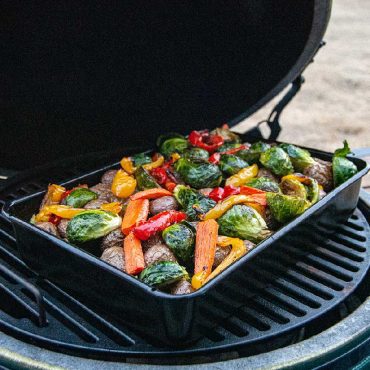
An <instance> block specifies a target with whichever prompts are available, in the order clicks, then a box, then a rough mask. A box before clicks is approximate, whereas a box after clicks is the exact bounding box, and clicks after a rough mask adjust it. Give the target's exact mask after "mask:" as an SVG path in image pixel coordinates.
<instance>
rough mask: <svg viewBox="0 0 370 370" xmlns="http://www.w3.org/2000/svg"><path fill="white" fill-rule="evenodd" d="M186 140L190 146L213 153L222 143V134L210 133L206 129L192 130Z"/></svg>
mask: <svg viewBox="0 0 370 370" xmlns="http://www.w3.org/2000/svg"><path fill="white" fill-rule="evenodd" d="M188 140H189V142H190V144H191V145H192V146H195V147H198V148H202V149H205V150H206V151H207V152H210V153H213V152H214V151H215V150H217V148H219V147H220V146H221V145H222V144H223V143H224V139H223V137H222V136H220V135H217V134H214V133H210V132H209V131H208V130H202V131H192V132H191V133H190V135H189V138H188Z"/></svg>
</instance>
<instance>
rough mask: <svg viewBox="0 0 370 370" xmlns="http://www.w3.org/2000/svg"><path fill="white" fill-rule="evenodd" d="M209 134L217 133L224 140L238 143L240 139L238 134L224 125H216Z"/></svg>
mask: <svg viewBox="0 0 370 370" xmlns="http://www.w3.org/2000/svg"><path fill="white" fill-rule="evenodd" d="M211 135H219V136H221V137H222V138H223V139H224V141H225V142H232V143H240V141H241V140H240V137H239V135H238V134H236V133H235V132H232V131H230V130H229V129H228V128H224V127H218V128H216V129H214V130H212V131H211Z"/></svg>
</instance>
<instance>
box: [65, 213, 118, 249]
mask: <svg viewBox="0 0 370 370" xmlns="http://www.w3.org/2000/svg"><path fill="white" fill-rule="evenodd" d="M121 223H122V219H121V217H120V216H118V215H117V214H114V213H111V212H106V211H102V210H100V209H94V210H91V211H85V212H81V213H79V214H78V215H77V216H75V217H73V218H72V219H71V221H69V222H68V226H67V239H68V241H70V242H71V243H85V242H87V241H89V240H94V239H98V238H101V237H103V236H105V235H107V234H109V233H110V232H111V231H113V230H115V229H118V228H119V227H120V226H121Z"/></svg>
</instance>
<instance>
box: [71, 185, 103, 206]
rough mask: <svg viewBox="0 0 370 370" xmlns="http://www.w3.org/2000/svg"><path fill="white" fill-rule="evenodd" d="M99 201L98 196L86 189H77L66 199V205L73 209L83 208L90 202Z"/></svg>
mask: <svg viewBox="0 0 370 370" xmlns="http://www.w3.org/2000/svg"><path fill="white" fill-rule="evenodd" d="M94 199H98V194H96V193H94V192H93V191H91V190H89V189H86V188H77V189H75V190H73V191H71V193H70V194H69V195H68V196H67V197H66V200H65V202H66V205H67V206H71V207H73V208H82V207H83V206H84V205H85V204H86V203H88V202H90V200H94Z"/></svg>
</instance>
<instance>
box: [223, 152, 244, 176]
mask: <svg viewBox="0 0 370 370" xmlns="http://www.w3.org/2000/svg"><path fill="white" fill-rule="evenodd" d="M218 165H219V167H220V170H221V171H222V172H223V173H224V174H225V175H228V176H231V175H235V174H236V173H238V172H239V171H240V170H241V169H243V168H244V167H247V166H248V163H247V162H246V161H244V160H243V159H241V158H239V157H237V156H236V155H234V154H223V155H221V158H220V162H219V164H218Z"/></svg>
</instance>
